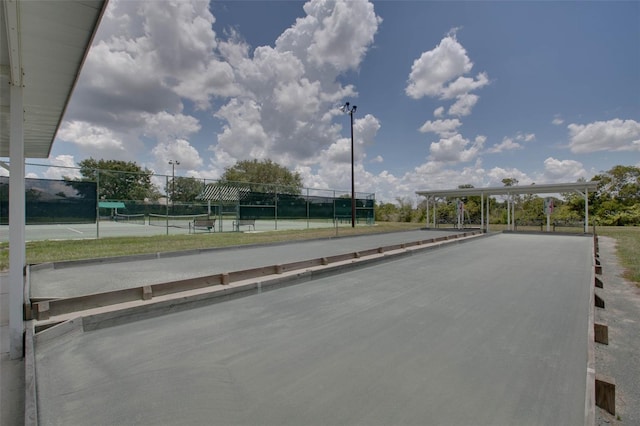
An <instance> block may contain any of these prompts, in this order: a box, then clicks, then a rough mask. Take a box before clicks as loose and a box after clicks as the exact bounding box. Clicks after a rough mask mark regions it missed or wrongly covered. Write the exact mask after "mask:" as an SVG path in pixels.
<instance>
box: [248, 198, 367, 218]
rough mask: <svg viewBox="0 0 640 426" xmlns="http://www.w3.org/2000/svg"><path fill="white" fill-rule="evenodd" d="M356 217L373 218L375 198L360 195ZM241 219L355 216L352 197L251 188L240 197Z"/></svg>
mask: <svg viewBox="0 0 640 426" xmlns="http://www.w3.org/2000/svg"><path fill="white" fill-rule="evenodd" d="M355 203H356V219H359V220H373V218H374V206H375V200H374V199H361V198H356V200H355ZM239 215H240V219H274V218H276V217H277V218H278V219H335V218H346V217H349V218H350V217H351V198H346V197H338V198H335V197H321V196H309V195H297V194H273V193H271V194H269V193H260V192H248V193H246V194H243V196H242V197H241V198H240V200H239Z"/></svg>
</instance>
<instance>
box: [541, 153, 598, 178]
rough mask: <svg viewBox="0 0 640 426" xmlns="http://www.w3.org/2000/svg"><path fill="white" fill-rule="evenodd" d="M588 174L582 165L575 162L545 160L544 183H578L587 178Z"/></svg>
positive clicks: (553, 159)
mask: <svg viewBox="0 0 640 426" xmlns="http://www.w3.org/2000/svg"><path fill="white" fill-rule="evenodd" d="M586 176H587V172H586V170H585V169H584V167H583V165H582V163H580V162H579V161H575V160H557V159H555V158H553V157H549V158H547V159H546V160H544V174H543V176H542V179H543V181H544V182H550V183H553V182H576V181H577V180H578V179H580V178H586Z"/></svg>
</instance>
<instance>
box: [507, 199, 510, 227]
mask: <svg viewBox="0 0 640 426" xmlns="http://www.w3.org/2000/svg"><path fill="white" fill-rule="evenodd" d="M510 230H511V194H507V231H510Z"/></svg>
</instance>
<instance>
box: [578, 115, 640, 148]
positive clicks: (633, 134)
mask: <svg viewBox="0 0 640 426" xmlns="http://www.w3.org/2000/svg"><path fill="white" fill-rule="evenodd" d="M567 128H568V129H569V138H570V142H569V146H570V147H571V152H574V153H576V154H584V153H589V152H597V151H640V123H639V122H637V121H635V120H621V119H619V118H616V119H613V120H609V121H595V122H593V123H589V124H584V125H583V124H573V123H572V124H569V125H568V126H567Z"/></svg>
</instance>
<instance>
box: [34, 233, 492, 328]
mask: <svg viewBox="0 0 640 426" xmlns="http://www.w3.org/2000/svg"><path fill="white" fill-rule="evenodd" d="M476 235H478V236H479V235H482V233H481V232H480V231H473V232H465V233H462V234H455V235H447V236H443V237H438V238H430V239H426V240H418V241H413V242H409V243H402V244H393V245H389V246H382V247H377V248H373V249H368V250H362V251H359V252H352V253H343V254H338V255H334V256H326V257H320V258H315V259H309V260H304V261H298V262H291V263H285V264H278V265H269V266H264V267H259V268H251V269H244V270H239V271H232V272H226V273H220V274H214V275H207V276H202V277H196V278H188V279H184V280H178V281H170V282H166V283H159V284H152V285H146V286H142V287H134V288H129V289H122V290H113V291H108V292H103V293H95V294H89V295H84V296H77V297H67V298H60V299H50V300H34V301H32V302H31V310H30V311H31V316H32V318H33V319H35V320H38V321H44V320H48V319H49V318H51V317H55V316H59V315H65V314H69V313H73V312H79V311H85V310H89V309H95V308H101V307H106V306H111V305H117V304H121V303H127V302H133V301H140V300H145V301H149V300H152V299H153V297H158V296H166V295H172V294H177V293H181V292H185V291H190V290H197V289H202V288H206V287H212V286H217V285H220V286H226V285H229V284H231V283H234V282H238V281H243V280H250V279H259V278H264V277H267V276H270V275H279V274H283V273H287V272H294V271H299V270H304V269H308V268H312V267H317V266H327V265H330V264H332V263H333V264H335V263H339V262H345V261H353V260H354V259H361V258H362V257H369V256H374V255H380V254H383V253H389V252H394V251H398V250H407V249H408V248H410V247H415V246H424V245H428V244H435V243H440V242H444V241H451V240H459V239H461V238H466V237H471V236H476ZM32 318H27V319H32Z"/></svg>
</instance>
